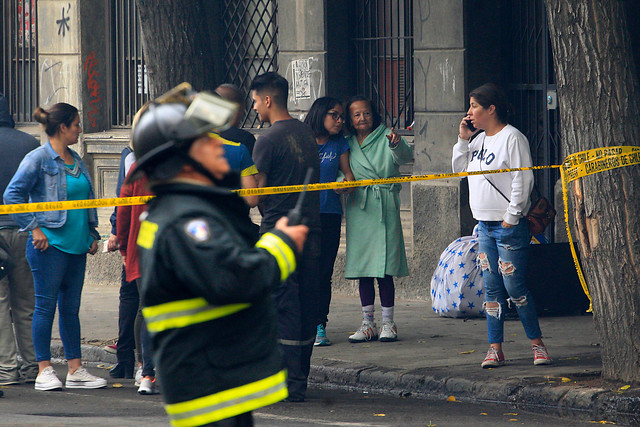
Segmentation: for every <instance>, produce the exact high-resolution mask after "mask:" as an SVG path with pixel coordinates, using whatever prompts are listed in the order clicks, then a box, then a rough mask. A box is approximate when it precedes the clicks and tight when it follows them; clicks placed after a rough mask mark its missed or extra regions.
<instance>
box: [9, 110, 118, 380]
mask: <svg viewBox="0 0 640 427" xmlns="http://www.w3.org/2000/svg"><path fill="white" fill-rule="evenodd" d="M33 115H34V118H35V119H36V120H37V121H38V122H40V123H42V124H43V125H44V130H45V133H46V134H47V136H48V137H49V140H48V141H47V142H46V143H45V144H44V145H42V146H41V147H38V148H36V149H35V150H33V151H32V152H30V153H29V154H27V155H26V156H25V158H24V159H23V160H22V162H21V163H20V166H19V167H18V170H17V171H16V173H15V175H14V176H13V178H12V179H11V182H10V183H9V185H8V186H7V189H6V190H5V193H4V202H5V204H15V203H26V202H28V201H32V202H57V201H65V200H86V199H92V198H94V194H93V188H92V186H91V179H90V177H89V172H88V171H87V168H86V166H85V164H84V162H83V161H82V159H81V158H80V156H79V155H78V153H76V152H75V151H73V150H71V149H70V148H69V146H71V145H73V144H75V143H77V142H78V137H79V135H80V133H81V132H82V128H81V127H80V116H79V115H78V109H77V108H76V107H74V106H72V105H69V104H66V103H59V104H55V105H54V106H52V107H51V108H50V109H49V110H48V111H47V110H44V109H42V108H41V107H38V108H37V109H36V111H35V112H34V114H33ZM12 217H13V219H14V220H15V221H16V222H17V223H18V224H19V225H20V227H21V228H22V230H25V231H29V233H30V237H29V239H28V240H27V248H26V255H27V261H29V265H30V266H31V272H32V274H33V285H34V289H35V295H36V306H35V310H34V313H33V324H32V327H31V333H32V335H33V346H34V348H35V351H36V361H37V362H38V367H39V373H38V377H37V378H36V384H35V388H36V390H43V391H45V390H59V389H61V388H62V382H61V381H60V380H59V379H58V377H57V376H56V373H55V371H54V370H53V367H52V366H51V350H50V345H51V327H52V325H53V318H54V315H55V312H56V305H57V307H58V314H59V324H60V338H61V339H62V344H63V346H64V352H65V359H67V364H68V366H69V373H68V374H67V378H66V384H65V386H66V387H67V388H101V387H106V385H107V381H106V380H105V379H104V378H100V377H96V376H93V375H91V374H90V373H89V372H87V370H86V369H85V368H83V367H82V361H81V350H80V320H79V317H78V312H79V310H80V296H81V294H82V285H83V283H84V272H85V266H86V260H87V253H90V254H92V255H93V254H95V253H96V251H97V249H98V241H99V240H100V235H99V234H98V232H97V231H96V227H97V226H98V215H97V212H96V209H73V210H55V211H47V212H30V213H21V214H13V215H12Z"/></svg>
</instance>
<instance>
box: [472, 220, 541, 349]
mask: <svg viewBox="0 0 640 427" xmlns="http://www.w3.org/2000/svg"><path fill="white" fill-rule="evenodd" d="M478 240H479V243H480V246H479V249H478V258H477V262H478V266H479V267H480V268H481V269H482V278H483V279H484V289H485V314H486V317H487V329H488V338H489V343H490V344H493V343H501V342H503V341H504V309H505V305H506V304H507V300H509V302H510V303H511V304H513V305H515V307H516V310H517V311H518V316H519V317H520V321H521V322H522V326H523V327H524V331H525V333H526V334H527V338H529V339H536V338H540V337H541V336H542V332H541V331H540V325H539V323H538V315H537V314H536V306H535V303H534V301H533V297H532V296H531V293H530V292H529V289H527V286H526V283H525V281H526V276H527V263H528V260H529V244H530V241H531V235H530V234H529V227H528V226H527V221H526V220H525V219H521V220H520V223H519V224H518V225H516V226H514V227H509V228H503V227H502V221H480V223H479V224H478ZM488 302H498V303H500V306H499V307H495V308H491V307H486V303H488Z"/></svg>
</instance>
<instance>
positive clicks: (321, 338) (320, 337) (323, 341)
mask: <svg viewBox="0 0 640 427" xmlns="http://www.w3.org/2000/svg"><path fill="white" fill-rule="evenodd" d="M313 345H314V346H316V347H326V346H328V345H331V341H330V340H329V338H327V331H326V330H325V328H324V325H323V324H322V323H320V324H319V325H318V330H317V332H316V342H314V343H313Z"/></svg>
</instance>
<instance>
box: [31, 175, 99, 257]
mask: <svg viewBox="0 0 640 427" xmlns="http://www.w3.org/2000/svg"><path fill="white" fill-rule="evenodd" d="M64 166H65V172H66V173H67V200H86V199H87V198H88V197H89V191H90V186H89V181H88V180H87V178H86V177H85V176H84V175H83V174H82V172H81V171H80V167H79V166H78V164H77V162H74V163H73V164H72V165H64ZM41 229H42V232H43V233H44V234H45V236H47V239H49V244H50V245H51V246H53V247H55V248H57V249H59V250H61V251H62V252H66V253H69V254H76V255H78V254H84V253H87V251H88V250H89V248H90V247H91V244H92V243H93V237H91V235H90V234H89V211H87V210H86V209H71V210H68V211H67V221H66V222H65V223H64V225H63V226H62V227H60V228H46V227H41Z"/></svg>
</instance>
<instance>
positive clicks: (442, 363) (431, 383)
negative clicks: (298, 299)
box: [53, 286, 640, 424]
mask: <svg viewBox="0 0 640 427" xmlns="http://www.w3.org/2000/svg"><path fill="white" fill-rule="evenodd" d="M118 292H119V287H118V286H85V289H84V292H83V301H82V306H81V314H80V315H81V325H82V336H83V338H84V341H85V342H87V343H89V344H93V345H85V346H84V348H83V359H84V360H85V361H88V362H103V363H114V362H115V355H113V354H109V353H107V352H106V351H104V350H103V349H102V347H101V346H100V344H101V343H102V342H104V341H107V340H110V339H113V338H115V337H116V336H117V324H118ZM396 304H397V305H396V308H395V320H396V323H397V325H398V331H399V341H397V342H395V343H381V342H377V341H376V342H371V343H363V344H351V343H349V342H348V340H347V337H348V336H349V335H350V334H351V333H353V332H354V331H355V330H356V329H357V328H358V327H359V326H360V322H361V311H360V304H359V300H358V298H357V297H351V296H341V295H334V297H333V300H332V303H331V313H330V314H329V323H328V325H327V335H328V337H329V338H330V339H331V340H332V341H333V345H332V346H329V347H316V348H315V349H314V352H313V358H312V369H311V376H310V380H311V381H312V382H317V383H325V384H326V383H330V384H333V385H335V386H339V387H348V388H354V389H357V390H363V391H364V390H369V391H382V392H385V393H393V394H397V395H403V396H408V395H419V396H429V397H435V398H446V397H449V396H454V397H455V398H456V399H457V400H480V401H482V400H487V401H496V402H507V403H511V404H514V403H516V404H528V405H532V406H535V407H541V408H547V409H548V410H549V409H551V410H560V411H569V412H571V410H577V411H576V412H572V414H573V415H577V416H582V417H584V418H585V419H590V420H608V421H614V422H617V423H618V424H640V388H633V387H631V388H628V389H620V387H622V386H624V385H625V384H613V385H612V384H606V383H604V382H602V381H600V379H599V376H600V372H601V368H602V362H601V359H600V347H599V342H598V341H599V340H598V337H597V335H596V333H595V330H594V326H593V321H592V318H591V316H590V315H588V314H585V315H581V316H572V317H542V318H540V324H541V328H542V331H543V333H544V340H545V344H546V345H547V347H548V349H549V352H550V355H551V357H552V358H553V360H554V364H553V365H550V366H534V365H533V354H532V352H531V349H530V345H529V343H528V340H527V338H526V336H525V334H524V330H523V328H522V325H521V324H520V322H519V321H517V320H514V321H507V322H506V323H505V338H506V342H505V344H504V347H503V349H504V353H505V356H506V358H507V364H506V365H505V366H503V367H500V368H497V369H481V368H480V363H481V361H482V360H483V358H484V356H485V353H486V350H487V338H486V336H487V334H486V324H485V320H484V319H483V318H482V319H470V320H466V321H465V320H463V319H449V318H441V317H439V316H437V315H436V314H434V313H433V312H432V310H431V306H430V304H429V303H428V302H423V301H414V300H411V301H407V300H399V301H397V302H396ZM376 317H377V319H378V322H379V323H380V321H379V319H380V311H379V307H378V311H377V312H376ZM56 323H57V322H56ZM56 327H57V326H56ZM53 336H54V338H55V337H58V336H59V335H57V329H54V335H53ZM53 350H54V353H53V354H54V357H56V356H58V357H62V356H63V352H62V348H61V344H60V341H59V340H58V339H54V341H53Z"/></svg>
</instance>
